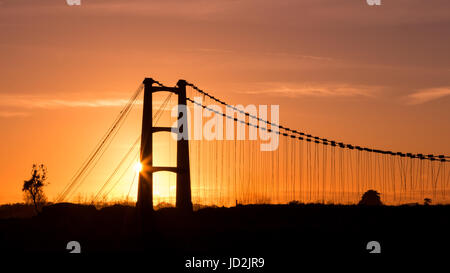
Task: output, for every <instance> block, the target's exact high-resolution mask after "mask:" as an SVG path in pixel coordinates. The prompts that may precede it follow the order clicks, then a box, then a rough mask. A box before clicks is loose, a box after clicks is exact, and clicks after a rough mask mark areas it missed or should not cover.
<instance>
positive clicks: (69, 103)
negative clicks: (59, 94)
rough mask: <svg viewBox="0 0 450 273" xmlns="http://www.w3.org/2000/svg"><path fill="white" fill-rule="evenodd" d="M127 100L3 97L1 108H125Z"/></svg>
mask: <svg viewBox="0 0 450 273" xmlns="http://www.w3.org/2000/svg"><path fill="white" fill-rule="evenodd" d="M127 102H128V100H127V99H91V100H69V99H53V98H37V97H33V96H29V97H27V96H18V97H14V96H2V97H0V106H6V107H17V108H45V109H52V108H64V107H119V106H124V105H125V104H126V103H127Z"/></svg>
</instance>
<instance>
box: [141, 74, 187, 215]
mask: <svg viewBox="0 0 450 273" xmlns="http://www.w3.org/2000/svg"><path fill="white" fill-rule="evenodd" d="M154 83H155V81H154V80H153V79H151V78H146V79H145V80H144V82H143V84H144V106H143V115H142V133H141V151H140V161H141V164H142V171H141V172H140V174H139V185H138V198H137V207H138V209H140V210H142V211H143V212H148V211H152V210H153V173H156V172H160V171H168V172H173V173H176V175H177V180H176V181H177V183H176V207H177V208H178V209H180V210H184V211H192V201H191V176H190V167H189V144H188V140H187V139H184V138H183V137H181V135H183V134H185V135H187V133H188V132H187V130H188V128H183V126H182V124H187V115H184V114H182V113H186V112H185V110H184V109H185V108H186V107H187V106H186V81H184V80H179V81H178V83H177V86H176V87H166V86H153V84H154ZM156 92H172V93H174V94H176V95H178V113H179V116H178V123H179V126H178V128H172V127H154V126H153V120H152V114H153V93H156ZM183 108H184V109H183ZM184 130H186V131H184ZM157 132H177V133H178V134H180V136H178V141H177V166H175V167H170V166H166V167H156V166H153V134H154V133H157Z"/></svg>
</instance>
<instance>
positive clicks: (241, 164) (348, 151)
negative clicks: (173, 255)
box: [56, 78, 450, 210]
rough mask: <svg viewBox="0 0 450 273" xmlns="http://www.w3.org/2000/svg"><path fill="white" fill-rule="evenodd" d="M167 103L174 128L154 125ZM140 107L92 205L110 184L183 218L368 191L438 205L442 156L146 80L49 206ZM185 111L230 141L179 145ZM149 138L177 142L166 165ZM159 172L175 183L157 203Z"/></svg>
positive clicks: (328, 200)
mask: <svg viewBox="0 0 450 273" xmlns="http://www.w3.org/2000/svg"><path fill="white" fill-rule="evenodd" d="M158 92H168V95H167V97H166V98H165V99H164V100H162V101H158V102H159V105H158V106H157V105H154V101H153V95H154V93H158ZM142 94H143V99H142V100H140V99H139V97H140V96H141V95H142ZM173 95H175V96H177V97H178V99H177V107H178V117H177V119H176V121H177V122H178V128H174V127H173V126H159V124H160V122H161V117H162V115H163V113H164V112H167V111H168V110H167V108H168V105H169V102H170V101H171V99H172V97H173ZM196 97H200V98H201V100H196V99H195V98H196ZM141 101H143V103H142V124H141V128H142V131H141V134H140V135H139V136H138V137H137V138H136V139H133V140H134V141H131V142H132V144H131V145H130V147H129V149H128V150H127V152H126V153H125V154H124V155H123V157H122V158H120V157H119V159H120V160H117V165H116V166H115V167H114V168H113V170H112V172H111V174H109V175H108V176H107V177H106V178H105V181H104V182H103V183H100V184H99V185H98V190H97V192H96V194H95V195H93V197H92V201H97V200H100V199H105V198H107V197H108V196H109V195H110V194H111V192H113V191H114V189H115V188H116V187H117V185H120V184H123V183H129V185H130V186H129V190H128V191H127V192H128V195H127V198H128V196H129V195H130V193H131V192H132V189H133V188H136V187H137V194H136V195H137V198H136V199H137V206H138V207H141V208H146V209H153V206H154V205H156V204H155V201H157V202H158V201H159V202H162V201H164V202H168V203H174V204H175V205H176V206H177V207H179V208H182V209H187V210H192V207H193V204H194V205H195V204H197V205H217V206H233V205H235V204H285V203H289V202H300V203H323V204H355V203H357V202H358V201H359V200H360V198H361V195H362V194H363V193H364V192H366V191H367V190H370V189H373V190H376V191H378V192H379V193H380V194H381V197H382V201H383V202H384V203H386V204H403V203H409V202H421V201H422V200H423V199H424V198H432V199H433V202H434V203H438V202H439V203H447V202H448V199H446V196H448V186H449V182H450V168H449V167H448V165H449V164H448V162H449V161H450V157H449V156H447V155H443V154H440V155H434V154H425V153H412V152H404V151H403V152H398V151H390V150H382V149H378V148H376V147H367V146H361V145H356V144H349V143H344V142H342V141H337V140H332V139H327V138H323V137H319V136H314V135H312V134H310V133H307V132H302V131H299V130H295V129H293V128H290V127H287V126H284V125H282V124H279V123H276V122H273V121H269V120H268V118H267V117H263V116H261V115H259V116H258V115H257V114H255V113H251V112H249V111H246V110H245V109H243V108H242V107H238V106H233V105H231V104H228V103H226V102H224V101H223V100H221V99H219V98H217V97H215V96H213V95H212V94H211V93H209V92H207V91H205V90H202V89H200V88H199V87H198V86H196V85H194V84H192V83H189V82H186V81H184V80H180V81H178V83H177V85H176V86H174V87H170V86H166V85H164V84H162V83H161V82H159V81H156V80H154V79H151V78H146V79H145V80H144V81H143V83H142V84H141V85H140V86H139V88H138V89H137V90H136V91H135V92H134V93H133V95H132V96H131V98H130V100H129V101H128V103H127V104H126V105H124V107H123V109H122V110H121V111H120V113H119V115H118V116H117V117H116V119H115V120H114V122H113V124H112V125H111V126H110V127H109V129H108V130H107V132H106V133H105V134H104V135H103V137H102V138H101V139H100V141H99V142H98V144H97V145H96V146H95V148H94V149H93V151H92V152H91V154H89V156H88V157H87V159H86V160H85V161H84V162H83V164H82V165H81V167H80V168H79V169H78V170H77V171H76V173H75V175H74V176H73V177H72V179H71V180H70V182H69V183H68V184H67V185H66V187H65V188H64V190H63V191H62V192H61V194H60V195H59V196H58V197H57V200H56V201H57V202H63V201H68V200H71V198H73V196H75V194H76V193H77V192H79V190H80V187H81V186H82V185H83V184H85V183H86V182H87V181H89V179H88V178H89V176H90V174H91V173H92V170H94V169H95V168H96V166H97V164H98V162H99V161H100V160H101V159H102V158H103V157H104V155H105V152H106V151H107V150H108V148H109V147H110V146H111V143H112V141H113V139H114V138H115V137H116V135H117V134H118V132H119V131H120V129H121V128H122V127H123V124H124V123H125V121H126V120H127V117H128V116H129V114H130V112H131V110H132V109H133V107H134V106H135V105H137V104H139V103H140V102H141ZM199 101H200V102H199ZM194 107H200V108H201V109H202V111H204V112H205V113H208V114H205V116H215V118H216V121H215V125H216V126H220V124H222V125H223V122H229V124H232V128H233V136H234V137H233V138H232V139H228V138H227V139H222V138H220V137H215V138H213V139H209V140H205V139H185V138H183V137H182V136H183V135H189V134H191V131H192V130H193V128H192V127H193V126H192V124H191V123H192V117H190V116H189V115H187V110H183V109H192V108H194ZM227 110H228V111H227ZM218 117H220V118H218ZM206 122H208V121H206ZM182 124H184V125H182ZM186 124H187V125H188V126H185V125H186ZM180 125H181V126H180ZM216 129H217V128H216ZM239 130H241V131H242V130H244V131H243V132H244V134H248V135H250V134H251V133H252V132H253V133H254V132H258V134H264V133H265V134H267V133H269V134H276V135H277V137H279V145H278V148H277V149H275V150H272V151H261V149H260V144H262V143H264V142H265V141H264V140H262V139H248V138H246V139H239V138H238V137H237V132H238V131H239ZM155 134H178V135H179V136H180V137H179V140H178V141H176V156H175V158H176V159H175V160H172V163H174V164H172V165H170V166H168V165H164V166H161V165H158V164H156V162H155V160H154V159H156V157H157V154H155V153H156V151H157V150H158V149H157V147H156V146H158V145H160V143H159V144H158V143H156V142H155V141H154V135H155ZM169 147H171V146H169ZM164 153H165V154H171V151H170V149H169V150H164ZM138 158H139V160H138ZM138 161H139V162H141V164H142V169H141V170H140V171H139V172H138V173H137V172H135V173H133V169H132V166H133V164H134V163H135V162H138ZM160 173H172V174H175V176H176V184H175V185H172V186H169V187H168V189H167V192H166V194H165V195H164V196H162V195H161V193H160V192H155V188H156V187H157V186H158V184H160V183H163V182H162V180H167V179H168V178H161V176H160V178H158V174H160ZM130 177H133V178H132V179H130ZM89 183H91V182H89ZM97 184H98V183H97ZM95 186H96V187H97V185H95ZM157 202H156V203H157Z"/></svg>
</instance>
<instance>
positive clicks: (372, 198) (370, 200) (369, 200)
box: [358, 190, 383, 206]
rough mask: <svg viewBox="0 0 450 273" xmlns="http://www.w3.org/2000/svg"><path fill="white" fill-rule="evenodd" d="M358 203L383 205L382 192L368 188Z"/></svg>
mask: <svg viewBox="0 0 450 273" xmlns="http://www.w3.org/2000/svg"><path fill="white" fill-rule="evenodd" d="M358 205H366V206H382V205H383V203H381V199H380V194H379V193H378V192H377V191H375V190H368V191H366V192H365V193H364V194H363V196H362V197H361V201H359V203H358Z"/></svg>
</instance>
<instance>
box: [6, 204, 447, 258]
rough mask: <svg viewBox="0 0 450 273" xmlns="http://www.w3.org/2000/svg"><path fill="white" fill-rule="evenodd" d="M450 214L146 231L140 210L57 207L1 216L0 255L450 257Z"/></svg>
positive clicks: (257, 221) (353, 209)
mask: <svg viewBox="0 0 450 273" xmlns="http://www.w3.org/2000/svg"><path fill="white" fill-rule="evenodd" d="M22 209H23V208H22ZM449 212H450V206H396V207H393V206H380V207H362V206H332V205H254V206H238V207H232V208H205V209H201V210H198V211H195V212H193V213H192V214H189V215H185V214H180V213H178V211H177V210H176V209H173V208H167V209H160V210H158V211H156V212H154V214H153V216H151V217H149V218H147V219H148V223H147V224H148V226H147V227H146V228H144V229H142V228H141V226H142V225H141V222H140V221H139V218H138V217H137V213H136V210H135V208H134V207H127V206H111V207H106V208H103V209H99V210H97V209H96V208H95V207H93V206H81V205H72V204H59V205H56V206H51V207H47V208H44V210H43V212H42V214H41V215H39V216H33V217H31V218H26V217H25V218H19V217H20V216H16V217H15V218H7V219H5V217H7V215H6V214H5V213H2V215H1V217H2V218H3V219H1V220H0V250H1V252H3V253H4V254H15V253H23V252H28V253H29V254H31V253H32V252H47V253H48V254H57V253H68V252H69V250H66V245H67V243H68V242H69V241H78V242H80V244H81V250H82V253H96V254H101V253H105V252H106V253H110V254H114V253H121V254H124V255H127V254H133V253H141V254H145V253H147V254H149V256H147V257H148V258H149V259H157V258H156V257H163V258H165V259H166V260H167V258H168V257H171V261H172V264H171V265H172V266H179V267H183V264H184V262H185V260H186V258H189V257H192V256H195V257H227V258H228V257H263V258H265V261H266V267H267V266H275V265H280V263H283V262H284V263H288V264H289V263H295V262H296V259H301V258H303V257H305V255H313V256H315V255H318V256H323V255H327V256H331V255H350V256H369V255H374V254H368V252H369V251H368V250H366V244H367V243H368V242H369V241H378V242H380V244H381V255H408V254H414V255H420V254H421V253H423V254H427V255H430V254H436V255H442V254H448V253H450V251H449V250H448V249H447V247H446V246H447V245H449V243H450V233H449V231H450V213H449ZM375 255H377V254H375ZM157 261H160V260H159V259H157ZM285 265H286V264H285Z"/></svg>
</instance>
